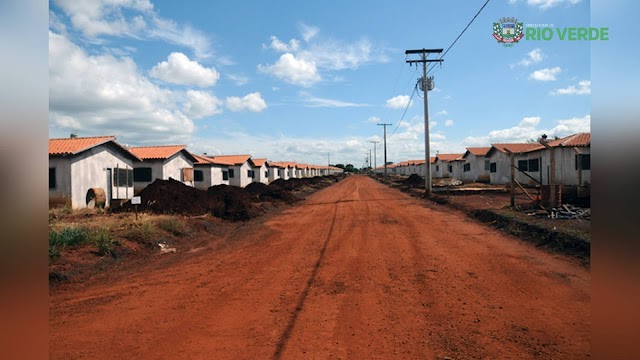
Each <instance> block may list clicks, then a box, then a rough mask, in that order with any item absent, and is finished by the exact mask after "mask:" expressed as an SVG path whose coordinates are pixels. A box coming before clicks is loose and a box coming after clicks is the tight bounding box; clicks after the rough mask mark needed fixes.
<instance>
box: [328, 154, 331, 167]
mask: <svg viewBox="0 0 640 360" xmlns="http://www.w3.org/2000/svg"><path fill="white" fill-rule="evenodd" d="M327 166H331V153H330V152H328V153H327Z"/></svg>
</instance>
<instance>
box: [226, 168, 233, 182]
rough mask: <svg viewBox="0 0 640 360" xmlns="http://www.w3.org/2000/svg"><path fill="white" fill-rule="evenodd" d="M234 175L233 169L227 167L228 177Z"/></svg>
mask: <svg viewBox="0 0 640 360" xmlns="http://www.w3.org/2000/svg"><path fill="white" fill-rule="evenodd" d="M234 175H235V174H234V173H233V169H229V177H230V178H232V177H234ZM227 180H229V179H227Z"/></svg>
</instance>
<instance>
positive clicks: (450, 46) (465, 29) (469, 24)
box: [427, 0, 490, 71]
mask: <svg viewBox="0 0 640 360" xmlns="http://www.w3.org/2000/svg"><path fill="white" fill-rule="evenodd" d="M489 1H490V0H487V1H486V2H485V3H484V5H482V7H481V8H480V10H478V12H477V13H476V15H475V16H474V17H473V19H471V21H469V23H468V24H467V26H465V28H464V29H463V30H462V32H461V33H460V35H458V37H457V38H456V39H455V40H454V41H453V42H452V43H451V45H449V47H448V48H447V50H446V51H445V52H444V53H443V54H442V55H440V57H439V58H438V59H442V58H443V57H444V56H445V55H447V53H448V52H449V50H451V48H452V47H453V45H455V44H456V42H458V39H460V37H461V36H462V34H464V32H465V31H467V29H468V28H469V26H471V24H472V23H473V21H474V20H475V19H476V18H477V17H478V15H480V13H481V12H482V10H483V9H484V7H485V6H487V4H488V3H489ZM436 64H437V62H435V63H433V64H432V65H431V67H429V68H427V71H429V70H431V69H433V68H434V67H435V66H436Z"/></svg>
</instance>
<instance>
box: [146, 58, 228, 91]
mask: <svg viewBox="0 0 640 360" xmlns="http://www.w3.org/2000/svg"><path fill="white" fill-rule="evenodd" d="M149 75H151V76H152V77H154V78H156V79H160V80H162V81H165V82H168V83H171V84H178V85H196V86H200V87H209V86H214V85H215V84H216V82H217V81H218V79H219V78H220V73H218V72H217V71H216V69H214V68H206V67H204V66H202V65H200V64H199V63H198V62H197V61H192V60H189V58H188V57H187V56H186V55H185V54H183V53H180V52H172V53H171V54H169V57H168V59H167V61H163V62H161V63H158V65H156V66H154V67H153V68H152V69H151V71H149Z"/></svg>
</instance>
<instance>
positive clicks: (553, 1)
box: [527, 0, 581, 10]
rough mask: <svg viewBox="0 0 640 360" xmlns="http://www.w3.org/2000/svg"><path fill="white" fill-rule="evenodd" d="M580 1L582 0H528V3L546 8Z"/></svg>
mask: <svg viewBox="0 0 640 360" xmlns="http://www.w3.org/2000/svg"><path fill="white" fill-rule="evenodd" d="M580 1H581V0H527V4H529V5H531V6H537V7H539V8H540V9H542V10H546V9H549V8H551V7H554V6H556V5H560V4H569V5H575V4H577V3H579V2H580Z"/></svg>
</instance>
